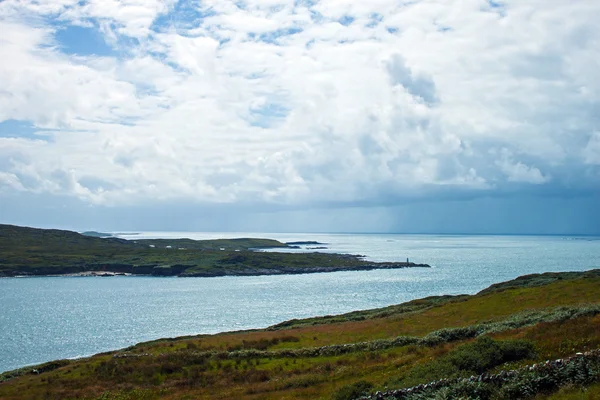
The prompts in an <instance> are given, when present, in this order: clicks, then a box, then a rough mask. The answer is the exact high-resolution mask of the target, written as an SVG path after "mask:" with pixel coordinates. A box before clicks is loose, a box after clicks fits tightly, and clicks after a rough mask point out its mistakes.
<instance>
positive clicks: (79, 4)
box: [0, 0, 600, 208]
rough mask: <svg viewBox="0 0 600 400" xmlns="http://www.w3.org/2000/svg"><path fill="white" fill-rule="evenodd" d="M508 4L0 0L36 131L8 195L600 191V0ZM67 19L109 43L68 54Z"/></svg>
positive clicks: (421, 195)
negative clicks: (98, 51)
mask: <svg viewBox="0 0 600 400" xmlns="http://www.w3.org/2000/svg"><path fill="white" fill-rule="evenodd" d="M503 4H504V6H503V7H501V8H500V9H499V8H498V7H490V5H489V3H488V2H487V1H479V0H470V1H466V2H461V3H460V5H457V4H453V3H446V2H439V1H434V0H422V1H418V2H413V3H407V4H403V3H399V2H397V1H392V0H376V1H370V2H354V3H353V2H341V1H334V0H320V1H310V2H309V1H306V2H304V1H300V2H293V1H288V0H251V1H246V2H237V1H224V0H219V1H216V0H215V1H203V2H197V1H192V0H179V1H175V0H173V1H167V2H163V1H141V0H128V1H116V0H111V1H96V0H89V1H68V0H63V1H47V2H45V1H35V2H34V1H27V0H23V1H19V2H13V1H8V2H2V3H0V30H2V32H3V35H2V38H0V52H1V53H2V54H3V55H4V59H3V62H2V63H1V64H0V123H1V122H2V121H8V120H11V121H13V120H14V121H21V122H22V124H21V125H22V126H27V127H28V132H27V135H25V134H23V135H22V136H21V137H19V138H17V139H15V136H18V133H17V134H16V135H15V134H11V137H0V160H1V162H0V174H1V175H0V176H1V179H0V187H2V188H3V189H2V190H3V192H7V191H20V192H23V193H25V194H26V193H30V194H37V195H40V194H48V195H51V196H65V197H72V198H75V199H80V200H81V201H83V202H86V203H88V204H93V205H109V206H129V205H135V204H139V203H140V202H148V201H150V200H152V201H159V202H167V203H168V202H172V203H173V204H174V203H175V202H181V201H184V202H192V203H194V202H197V203H198V204H200V203H202V204H229V205H232V206H234V205H235V206H240V205H252V206H255V207H258V206H265V205H270V206H273V207H274V206H277V207H300V208H301V207H305V208H310V207H330V206H333V205H335V206H340V205H343V206H347V207H352V206H357V205H360V206H364V205H369V206H377V205H382V204H383V205H389V204H392V203H394V202H403V201H412V200H414V199H423V200H427V201H429V200H432V199H439V198H444V199H461V198H464V197H469V198H472V197H477V196H492V197H495V196H496V197H501V196H503V195H505V194H506V193H514V192H515V191H517V192H518V191H520V190H521V191H523V192H527V193H531V192H536V191H539V193H548V192H553V193H560V192H561V190H573V189H577V190H579V191H583V192H585V191H587V192H593V191H594V190H596V189H594V188H597V187H599V183H600V173H599V168H600V161H599V159H598V156H597V154H600V148H599V146H600V145H599V143H600V139H599V137H598V134H597V132H598V129H599V124H600V119H599V117H598V115H597V109H598V106H599V105H600V97H599V96H600V95H599V93H600V68H597V67H598V65H600V55H599V53H598V52H597V51H596V49H595V47H596V43H597V42H598V40H600V28H599V27H598V24H597V21H596V18H595V16H596V15H598V13H599V12H600V5H599V4H596V3H595V2H579V3H577V4H573V3H572V2H569V1H566V0H565V1H557V2H554V3H553V7H545V6H544V3H542V2H535V1H534V2H526V3H523V2H518V1H507V2H504V3H503ZM69 26H85V27H86V29H90V30H92V31H93V32H94V33H95V34H97V35H99V37H101V38H103V40H104V41H105V43H106V46H108V47H109V48H110V49H111V50H112V51H107V52H104V53H102V55H101V56H100V55H95V54H94V53H93V52H90V53H89V54H84V55H82V54H69V53H68V52H67V51H65V46H63V45H64V43H62V42H61V40H67V39H69V38H68V35H69V34H70V31H69V30H65V29H64V28H65V27H69ZM72 31H73V32H76V30H72ZM57 32H62V33H63V34H61V35H58V34H57ZM65 36H67V37H66V38H65ZM21 125H19V124H15V126H21ZM32 126H33V129H34V130H35V131H37V132H44V137H43V138H44V139H47V140H39V139H37V137H38V135H35V134H33V135H32V134H31V130H32ZM590 132H596V133H590ZM34 133H35V132H34ZM550 188H551V190H550Z"/></svg>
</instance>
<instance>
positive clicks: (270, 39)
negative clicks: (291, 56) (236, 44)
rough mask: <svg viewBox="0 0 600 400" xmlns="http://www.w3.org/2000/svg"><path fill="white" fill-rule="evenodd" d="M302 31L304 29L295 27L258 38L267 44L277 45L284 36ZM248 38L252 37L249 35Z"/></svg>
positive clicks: (268, 33)
mask: <svg viewBox="0 0 600 400" xmlns="http://www.w3.org/2000/svg"><path fill="white" fill-rule="evenodd" d="M302 31H303V29H302V28H299V27H296V26H294V27H291V28H283V29H277V30H276V31H271V32H267V33H262V34H261V35H260V36H259V37H258V38H259V40H260V41H262V42H265V43H271V44H277V39H279V38H281V37H283V36H290V35H295V34H297V33H300V32H302ZM248 36H250V34H248Z"/></svg>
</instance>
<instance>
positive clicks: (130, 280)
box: [0, 233, 600, 371]
mask: <svg viewBox="0 0 600 400" xmlns="http://www.w3.org/2000/svg"><path fill="white" fill-rule="evenodd" d="M241 236H244V237H248V236H253V237H270V238H275V239H280V240H284V241H291V240H317V241H320V242H324V243H328V247H329V249H328V250H327V251H335V252H347V253H353V254H363V255H366V256H367V257H368V258H369V259H372V260H380V261H401V260H406V258H407V257H409V258H410V260H411V261H415V262H424V263H429V264H431V265H433V266H434V268H432V269H420V268H415V269H401V270H381V271H368V272H338V273H328V274H311V275H293V276H263V277H227V278H151V277H114V278H75V277H70V278H69V277H64V278H61V277H44V278H5V279H0V304H1V305H2V307H1V308H0V371H6V370H10V369H14V368H18V367H22V366H25V365H29V364H33V363H39V362H43V361H48V360H53V359H58V358H72V357H79V356H85V355H90V354H94V353H97V352H101V351H107V350H112V349H118V348H122V347H126V346H129V345H131V344H134V343H138V342H141V341H146V340H151V339H157V338H162V337H174V336H181V335H189V334H198V333H216V332H222V331H229V330H239V329H247V328H259V327H266V326H269V325H272V324H275V323H278V322H281V321H284V320H288V319H291V318H301V317H309V316H315V315H325V314H336V313H342V312H347V311H351V310H357V309H366V308H374V307H382V306H386V305H390V304H397V303H400V302H403V301H407V300H411V299H414V298H419V297H424V296H430V295H439V294H459V293H476V292H477V291H479V290H481V289H483V288H485V287H487V286H489V285H490V284H492V283H495V282H500V281H505V280H508V279H512V278H515V277H517V276H519V275H523V274H529V273H534V272H546V271H578V270H586V269H592V268H600V238H590V237H588V238H574V237H533V236H523V237H519V236H432V235H414V236H413V235H321V234H306V235H303V234H285V235H284V234H256V233H244V234H210V233H193V234H192V233H145V234H143V235H137V236H123V237H127V238H136V237H137V238H142V237H191V238H196V239H203V238H214V237H241Z"/></svg>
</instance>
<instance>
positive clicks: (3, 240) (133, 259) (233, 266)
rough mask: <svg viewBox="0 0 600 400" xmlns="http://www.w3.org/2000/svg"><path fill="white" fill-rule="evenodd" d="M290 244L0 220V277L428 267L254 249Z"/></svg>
mask: <svg viewBox="0 0 600 400" xmlns="http://www.w3.org/2000/svg"><path fill="white" fill-rule="evenodd" d="M105 235H109V237H105ZM295 243H301V244H320V243H318V242H295ZM295 243H294V242H292V243H290V244H286V243H281V242H279V241H277V240H273V239H260V238H240V239H215V240H192V239H136V240H125V239H120V238H115V237H112V236H110V234H104V233H102V232H94V231H89V232H84V233H83V234H80V233H77V232H71V231H65V230H56V229H37V228H27V227H20V226H14V225H0V251H1V253H0V276H31V275H67V274H73V275H90V274H91V275H99V276H112V275H114V274H132V275H153V276H181V277H214V276H251V275H281V274H303V273H315V272H335V271H356V270H373V269H395V268H409V267H424V268H427V267H429V265H427V264H415V263H412V262H372V261H367V260H364V259H363V257H362V256H359V255H348V254H326V253H306V252H304V253H301V252H297V253H290V252H288V253H283V252H264V251H257V250H260V249H291V248H295Z"/></svg>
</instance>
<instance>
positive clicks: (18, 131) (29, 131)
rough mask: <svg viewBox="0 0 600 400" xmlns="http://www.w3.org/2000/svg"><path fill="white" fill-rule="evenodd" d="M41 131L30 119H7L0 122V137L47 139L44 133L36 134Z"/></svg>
mask: <svg viewBox="0 0 600 400" xmlns="http://www.w3.org/2000/svg"><path fill="white" fill-rule="evenodd" d="M37 131H39V129H37V128H36V127H35V126H34V125H33V124H32V123H31V122H29V121H18V120H15V119H7V120H6V121H2V122H0V137H4V138H22V139H32V140H47V138H46V137H45V136H43V135H36V134H35V132H37Z"/></svg>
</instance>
